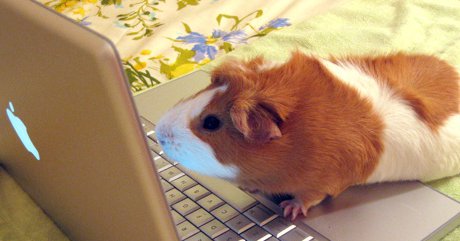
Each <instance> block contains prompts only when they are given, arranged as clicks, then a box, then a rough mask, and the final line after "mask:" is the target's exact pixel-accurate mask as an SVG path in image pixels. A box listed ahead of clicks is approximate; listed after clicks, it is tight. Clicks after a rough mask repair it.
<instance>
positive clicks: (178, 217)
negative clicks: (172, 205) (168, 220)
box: [171, 210, 185, 225]
mask: <svg viewBox="0 0 460 241" xmlns="http://www.w3.org/2000/svg"><path fill="white" fill-rule="evenodd" d="M171 215H172V218H173V221H174V224H176V225H177V224H179V223H182V222H183V221H185V218H184V217H182V215H180V214H179V213H177V212H176V211H174V210H171Z"/></svg>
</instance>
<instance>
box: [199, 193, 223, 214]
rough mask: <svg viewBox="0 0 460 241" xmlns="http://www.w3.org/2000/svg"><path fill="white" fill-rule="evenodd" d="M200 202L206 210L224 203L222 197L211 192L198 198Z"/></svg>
mask: <svg viewBox="0 0 460 241" xmlns="http://www.w3.org/2000/svg"><path fill="white" fill-rule="evenodd" d="M198 203H199V204H200V205H201V206H202V207H203V208H204V209H206V210H208V211H212V210H214V209H216V208H217V207H219V206H220V205H222V204H224V201H222V199H220V198H218V197H217V196H216V195H214V194H209V195H208V196H206V197H204V198H202V199H200V200H198Z"/></svg>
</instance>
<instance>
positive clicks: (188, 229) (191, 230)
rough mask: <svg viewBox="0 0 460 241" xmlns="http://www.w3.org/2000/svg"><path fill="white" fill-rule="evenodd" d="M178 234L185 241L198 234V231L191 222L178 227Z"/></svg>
mask: <svg viewBox="0 0 460 241" xmlns="http://www.w3.org/2000/svg"><path fill="white" fill-rule="evenodd" d="M176 229H177V234H179V238H180V239H181V240H184V239H186V238H188V237H190V236H192V235H194V234H196V233H198V231H199V230H198V229H197V228H196V227H195V226H193V225H192V224H191V223H190V222H189V221H185V222H182V223H180V224H178V225H176Z"/></svg>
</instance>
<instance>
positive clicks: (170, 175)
mask: <svg viewBox="0 0 460 241" xmlns="http://www.w3.org/2000/svg"><path fill="white" fill-rule="evenodd" d="M183 175H184V173H183V172H182V171H181V170H179V169H177V167H170V168H168V169H166V170H164V171H162V172H160V176H161V177H162V178H164V179H165V180H166V181H168V182H172V181H174V180H176V179H177V178H179V177H181V176H183Z"/></svg>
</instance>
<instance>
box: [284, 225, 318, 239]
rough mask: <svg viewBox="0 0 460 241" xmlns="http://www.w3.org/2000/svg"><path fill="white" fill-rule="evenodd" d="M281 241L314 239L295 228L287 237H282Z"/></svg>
mask: <svg viewBox="0 0 460 241" xmlns="http://www.w3.org/2000/svg"><path fill="white" fill-rule="evenodd" d="M280 240H281V241H312V240H313V237H312V236H310V235H309V234H308V233H306V232H304V231H302V230H300V229H298V228H295V229H293V230H291V231H289V232H288V233H286V234H285V235H283V236H281V237H280Z"/></svg>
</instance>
